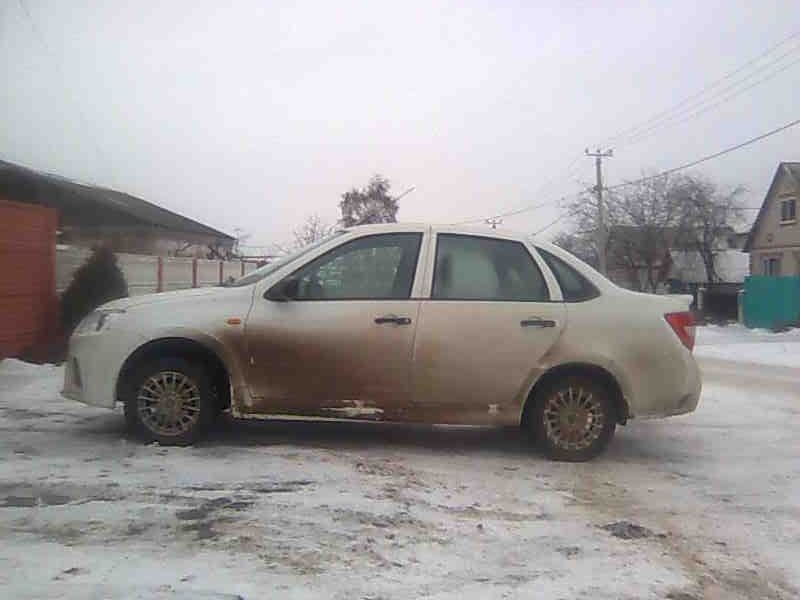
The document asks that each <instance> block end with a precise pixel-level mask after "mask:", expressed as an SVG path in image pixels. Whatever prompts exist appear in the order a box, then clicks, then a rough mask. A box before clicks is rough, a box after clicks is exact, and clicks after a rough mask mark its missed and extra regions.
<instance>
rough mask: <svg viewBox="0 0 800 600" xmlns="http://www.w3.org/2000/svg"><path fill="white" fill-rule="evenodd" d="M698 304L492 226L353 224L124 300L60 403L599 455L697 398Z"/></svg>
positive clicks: (150, 428)
mask: <svg viewBox="0 0 800 600" xmlns="http://www.w3.org/2000/svg"><path fill="white" fill-rule="evenodd" d="M690 301H691V297H689V296H669V295H650V294H642V293H635V292H632V291H628V290H625V289H622V288H620V287H618V286H616V285H614V284H613V283H612V282H610V281H609V280H608V279H606V278H605V277H604V276H602V275H601V274H600V273H598V272H597V271H595V270H594V269H593V268H591V267H590V266H588V265H586V264H585V263H583V262H581V261H580V260H578V259H577V258H575V257H574V256H572V255H571V254H569V253H568V252H565V251H564V250H562V249H560V248H558V247H557V246H555V245H552V244H549V243H546V242H542V241H537V240H535V239H533V238H531V237H529V236H525V235H520V234H517V233H513V232H504V231H501V230H496V229H490V228H464V227H452V226H432V225H408V224H381V225H364V226H359V227H352V228H343V229H341V230H339V231H337V232H336V233H334V234H332V235H331V236H329V237H326V238H325V239H322V240H320V241H318V242H316V243H314V244H312V245H310V246H308V247H306V248H303V249H302V250H300V251H298V252H296V253H294V254H292V255H289V256H286V257H283V258H281V259H279V260H276V261H274V262H272V263H270V264H268V265H266V266H264V267H262V268H260V269H257V270H255V271H253V272H252V273H250V274H248V275H245V276H244V277H242V278H241V279H239V280H237V281H235V282H234V283H232V284H230V285H227V286H225V287H216V288H198V289H191V290H182V291H176V292H167V293H160V294H151V295H146V296H139V297H134V298H125V299H120V300H115V301H113V302H110V303H108V304H105V305H103V306H101V307H100V308H98V309H97V310H95V311H94V312H92V313H91V314H90V315H89V316H88V317H86V318H85V319H84V320H83V321H82V322H81V323H80V324H79V326H78V327H77V328H76V330H75V331H74V333H73V334H72V336H71V338H70V343H69V352H68V359H67V361H66V368H65V376H64V377H65V381H64V390H63V395H64V396H66V397H68V398H72V399H75V400H79V401H82V402H85V403H87V404H90V405H94V406H103V407H108V408H113V407H114V406H115V405H116V404H117V403H121V404H122V405H123V406H124V413H125V418H126V421H127V424H128V426H129V427H130V428H131V429H132V430H135V431H136V432H138V433H139V434H140V435H142V436H144V437H145V438H146V439H147V440H150V441H157V442H159V443H160V444H177V445H185V444H191V443H194V442H195V441H197V440H199V439H200V438H201V437H202V436H203V435H204V434H206V432H207V431H208V429H209V427H210V426H211V425H212V423H213V422H214V420H215V419H216V418H217V417H218V416H219V415H220V413H222V412H223V411H226V410H230V412H231V413H232V415H233V417H235V418H270V417H278V416H286V415H291V416H293V417H297V416H302V417H314V418H329V419H364V420H376V421H400V422H417V423H419V422H422V423H436V424H461V425H463V424H466V425H484V426H486V425H494V426H508V425H514V426H521V427H522V429H523V430H524V431H525V432H527V433H529V434H530V435H531V437H532V439H534V440H535V441H537V442H538V444H539V445H540V446H541V448H543V450H544V452H545V453H546V455H548V456H549V457H551V458H553V459H557V460H565V461H585V460H588V459H591V458H593V457H595V456H597V455H598V454H599V453H601V452H602V451H603V450H604V449H605V448H606V447H607V445H608V444H609V442H610V441H611V439H612V437H613V435H614V431H615V428H616V426H617V425H618V424H625V423H626V422H627V421H628V420H629V419H632V418H648V417H665V416H669V415H678V414H682V413H687V412H690V411H692V410H694V409H695V407H696V406H697V404H698V401H699V397H700V390H701V381H700V373H699V370H698V367H697V365H696V363H695V361H694V358H693V356H692V348H693V345H694V325H693V321H692V314H691V313H690V311H689V307H690Z"/></svg>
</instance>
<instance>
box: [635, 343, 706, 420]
mask: <svg viewBox="0 0 800 600" xmlns="http://www.w3.org/2000/svg"><path fill="white" fill-rule="evenodd" d="M675 366H678V365H675ZM669 371H670V377H668V378H664V379H662V380H661V381H660V382H659V383H658V384H657V387H656V389H655V390H653V389H651V390H650V393H647V392H646V391H645V392H644V393H642V395H643V396H645V398H646V399H647V402H646V404H644V403H643V404H644V406H642V405H640V406H638V407H637V406H632V407H631V408H632V410H631V413H632V414H631V417H636V418H640V419H656V418H661V417H672V416H675V415H683V414H686V413H690V412H692V411H694V410H695V409H696V408H697V405H698V404H699V403H700V393H701V392H702V389H703V383H702V378H701V375H700V367H698V365H697V362H696V361H695V359H694V357H693V356H692V355H691V354H690V353H689V352H685V353H684V356H683V360H682V364H681V365H680V366H679V368H673V369H670V370H669ZM637 408H638V410H637Z"/></svg>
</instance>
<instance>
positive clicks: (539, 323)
mask: <svg viewBox="0 0 800 600" xmlns="http://www.w3.org/2000/svg"><path fill="white" fill-rule="evenodd" d="M519 325H520V327H555V326H556V322H555V321H553V320H551V319H540V318H539V317H531V318H530V319H523V320H522V321H520V322H519Z"/></svg>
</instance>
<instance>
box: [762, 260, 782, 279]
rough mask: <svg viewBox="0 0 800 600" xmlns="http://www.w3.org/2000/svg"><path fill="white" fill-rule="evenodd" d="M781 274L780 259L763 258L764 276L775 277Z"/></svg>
mask: <svg viewBox="0 0 800 600" xmlns="http://www.w3.org/2000/svg"><path fill="white" fill-rule="evenodd" d="M780 274H781V259H780V258H774V257H773V258H765V259H764V275H771V276H773V277H777V276H779V275H780Z"/></svg>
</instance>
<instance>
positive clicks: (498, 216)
mask: <svg viewBox="0 0 800 600" xmlns="http://www.w3.org/2000/svg"><path fill="white" fill-rule="evenodd" d="M582 158H583V154H578V155H577V156H576V157H575V158H574V159H572V161H571V162H570V163H569V165H567V168H566V169H564V171H562V172H561V173H560V174H558V173H557V174H556V175H554V176H552V177H550V178H549V179H547V180H545V182H544V183H543V184H542V185H540V186H539V187H537V188H536V190H535V191H534V192H533V193H532V195H536V194H538V193H539V192H541V191H542V190H544V189H546V188H547V187H549V186H551V185H552V184H554V183H555V182H556V181H561V180H562V179H566V178H567V177H569V176H570V175H573V174H574V173H575V169H574V167H575V165H577V164H578V161H579V160H580V159H582ZM557 201H558V198H555V199H553V200H548V201H546V202H539V203H537V204H527V205H524V206H521V207H519V208H515V209H513V210H509V211H506V212H501V213H497V214H494V215H492V217H491V218H495V219H502V218H504V217H513V216H516V215H519V214H522V213H525V212H528V211H531V210H536V209H538V208H543V207H545V206H548V205H550V204H553V203H554V202H557ZM486 219H487V218H486V217H485V216H483V217H475V218H474V219H465V220H463V221H457V222H455V223H450V224H451V225H469V224H471V223H485V222H486Z"/></svg>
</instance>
